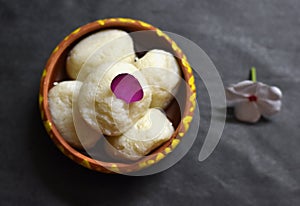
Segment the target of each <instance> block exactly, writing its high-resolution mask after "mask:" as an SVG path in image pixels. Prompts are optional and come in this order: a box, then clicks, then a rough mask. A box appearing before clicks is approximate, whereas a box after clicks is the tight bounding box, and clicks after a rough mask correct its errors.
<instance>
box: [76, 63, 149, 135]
mask: <svg viewBox="0 0 300 206" xmlns="http://www.w3.org/2000/svg"><path fill="white" fill-rule="evenodd" d="M125 73H127V74H130V75H132V76H133V77H135V78H136V79H137V80H138V82H139V84H140V85H141V87H142V89H143V92H144V95H143V98H142V99H141V100H140V101H137V102H133V103H126V102H125V101H124V100H122V99H119V98H117V97H116V96H115V94H114V93H113V92H112V90H111V83H112V81H113V79H114V78H115V77H116V76H118V75H120V74H125ZM150 103H151V89H150V88H149V86H148V84H147V81H146V79H145V78H144V76H143V75H142V74H141V72H140V71H139V70H138V69H137V68H136V67H135V66H134V65H132V64H129V63H125V62H118V63H108V64H103V65H101V66H99V67H98V68H97V70H96V71H95V72H94V73H91V74H90V75H89V76H88V77H87V78H86V80H85V81H84V82H83V85H82V87H81V90H80V92H79V97H78V107H79V111H80V113H81V115H82V117H83V119H84V120H85V121H86V122H87V123H88V124H89V125H90V126H91V127H93V128H94V129H95V130H97V131H100V132H102V133H103V134H105V135H109V136H117V135H120V134H122V133H123V132H125V131H126V130H128V129H129V128H130V127H131V126H132V125H133V124H134V123H135V122H136V121H137V120H138V119H139V118H141V117H142V116H144V114H145V113H146V111H147V109H148V108H149V106H150Z"/></svg>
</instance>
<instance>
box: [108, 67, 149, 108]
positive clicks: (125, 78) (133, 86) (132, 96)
mask: <svg viewBox="0 0 300 206" xmlns="http://www.w3.org/2000/svg"><path fill="white" fill-rule="evenodd" d="M110 88H111V90H112V92H113V93H114V94H115V95H116V97H117V98H118V99H122V100H124V101H125V102H126V103H128V104H129V103H132V102H137V101H140V100H141V99H143V96H144V92H143V88H142V86H141V84H140V83H139V81H138V80H137V79H136V78H135V77H134V76H133V75H131V74H127V73H125V74H119V75H117V76H116V77H115V78H114V79H113V80H112V82H111V85H110Z"/></svg>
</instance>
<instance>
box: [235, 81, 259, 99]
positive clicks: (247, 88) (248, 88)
mask: <svg viewBox="0 0 300 206" xmlns="http://www.w3.org/2000/svg"><path fill="white" fill-rule="evenodd" d="M232 87H233V89H234V92H235V93H236V94H240V95H246V96H249V95H253V94H255V92H256V88H257V82H253V81H249V80H245V81H242V82H239V83H237V84H235V85H232Z"/></svg>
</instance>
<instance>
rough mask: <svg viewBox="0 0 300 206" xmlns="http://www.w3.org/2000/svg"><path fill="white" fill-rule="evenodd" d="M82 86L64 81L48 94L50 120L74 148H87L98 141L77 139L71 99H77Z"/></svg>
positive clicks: (95, 139)
mask: <svg viewBox="0 0 300 206" xmlns="http://www.w3.org/2000/svg"><path fill="white" fill-rule="evenodd" d="M81 85H82V83H81V82H79V81H64V82H60V83H58V84H57V85H56V86H54V87H52V88H51V89H50V91H49V94H48V102H49V109H50V113H51V117H52V120H53V122H54V124H55V126H56V128H57V129H58V131H59V133H60V134H61V135H62V137H63V138H64V139H65V140H66V141H67V142H68V143H69V144H70V145H72V146H74V147H76V148H79V149H81V148H83V147H84V148H89V147H92V146H94V144H95V143H96V142H97V141H98V139H99V137H100V136H99V135H98V136H93V137H92V138H91V137H87V138H80V140H79V138H78V136H77V133H76V130H75V126H74V121H73V110H72V106H73V105H72V104H73V98H74V100H75V99H77V95H78V92H77V91H76V90H79V89H80V86H81ZM73 95H74V96H73Z"/></svg>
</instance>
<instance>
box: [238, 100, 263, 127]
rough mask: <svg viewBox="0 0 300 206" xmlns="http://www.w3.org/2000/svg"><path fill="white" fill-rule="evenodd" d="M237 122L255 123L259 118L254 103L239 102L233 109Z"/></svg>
mask: <svg viewBox="0 0 300 206" xmlns="http://www.w3.org/2000/svg"><path fill="white" fill-rule="evenodd" d="M234 113H235V116H236V118H237V119H238V120H240V121H244V122H250V123H255V122H257V121H258V120H259V118H260V116H261V115H260V112H259V109H258V107H257V105H256V103H255V102H241V103H239V104H237V105H236V107H235V109H234Z"/></svg>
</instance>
